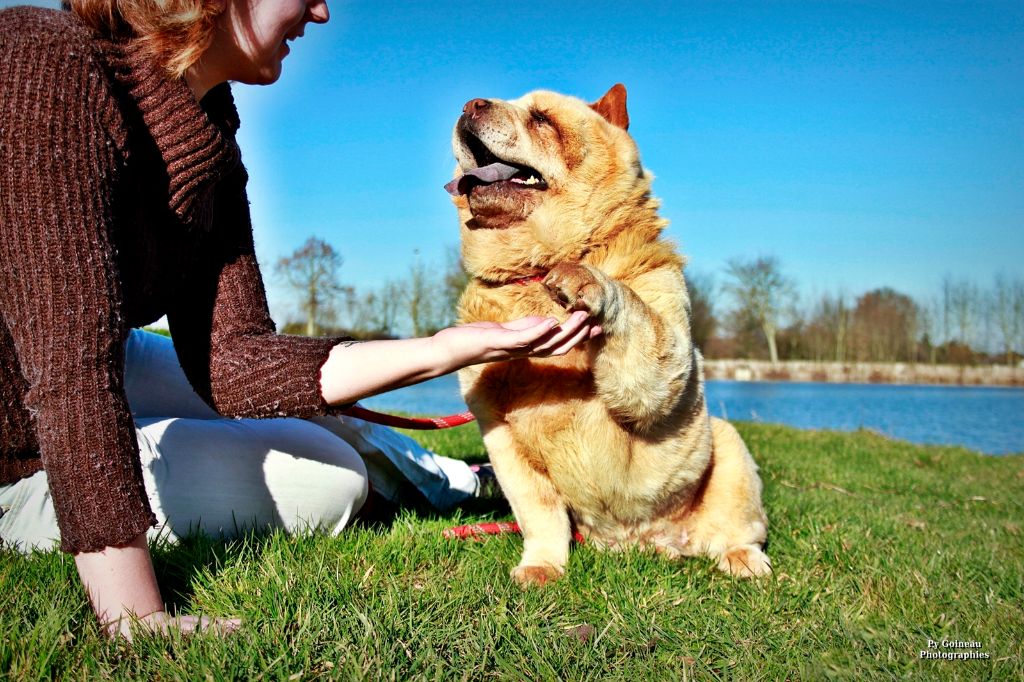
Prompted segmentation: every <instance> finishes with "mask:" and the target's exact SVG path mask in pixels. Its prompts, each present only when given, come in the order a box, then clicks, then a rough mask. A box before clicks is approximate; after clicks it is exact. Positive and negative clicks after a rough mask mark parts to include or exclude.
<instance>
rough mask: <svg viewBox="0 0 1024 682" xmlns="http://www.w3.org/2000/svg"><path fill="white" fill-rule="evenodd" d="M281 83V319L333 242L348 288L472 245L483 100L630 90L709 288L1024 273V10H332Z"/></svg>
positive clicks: (854, 6) (258, 193) (273, 207)
mask: <svg viewBox="0 0 1024 682" xmlns="http://www.w3.org/2000/svg"><path fill="white" fill-rule="evenodd" d="M330 9H331V13H332V18H331V21H330V23H328V24H327V25H325V26H309V27H308V28H307V31H306V37H305V38H303V39H301V40H300V41H298V42H297V43H296V44H295V45H293V49H292V53H291V54H290V55H289V56H288V57H287V59H286V60H285V64H284V74H283V76H282V78H281V80H280V81H279V82H278V83H277V84H275V85H272V86H269V87H252V86H235V97H236V100H237V102H238V107H239V110H240V113H241V117H242V130H241V132H240V142H241V145H242V150H243V158H244V160H245V162H246V164H247V167H248V169H249V174H250V177H251V180H250V200H251V202H252V208H253V220H254V224H255V233H256V240H257V249H258V254H259V256H260V259H261V262H262V264H263V266H264V271H265V275H266V278H267V281H268V289H269V292H270V297H271V302H272V308H273V310H274V311H275V316H276V317H277V318H278V320H279V321H283V318H284V317H285V316H286V308H287V306H286V303H285V302H286V300H287V299H286V294H285V292H284V291H283V290H282V288H281V287H280V286H279V284H278V283H277V282H276V281H275V280H274V277H273V276H272V265H273V263H274V262H275V261H276V260H277V259H278V258H279V257H281V256H282V255H286V254H287V253H289V252H290V251H291V250H293V249H294V248H296V247H297V246H298V245H299V244H301V243H302V242H303V241H304V240H305V239H306V238H307V237H309V236H311V235H316V236H319V237H321V238H324V239H326V240H328V241H329V242H331V243H332V244H333V245H334V246H335V248H336V249H338V251H339V252H340V253H341V254H342V255H343V256H344V258H345V265H344V267H343V269H342V272H343V279H344V280H345V282H346V283H348V284H352V285H354V286H356V287H357V288H363V287H372V286H376V285H378V284H380V283H382V282H383V281H384V280H386V279H388V278H397V277H401V276H403V275H404V274H405V272H406V269H407V267H408V265H409V264H410V263H411V262H412V260H413V258H414V253H415V252H417V251H418V252H419V253H420V254H421V257H422V258H423V259H424V260H425V261H427V262H437V263H440V262H441V261H442V256H443V252H444V250H445V249H446V248H447V247H448V246H449V245H453V244H455V243H456V242H457V238H458V231H457V222H456V216H455V211H454V209H453V208H452V206H451V204H450V202H449V199H448V196H447V195H446V194H445V192H444V191H443V190H442V185H443V184H444V183H445V182H446V181H447V180H448V179H450V176H451V173H452V169H453V167H454V163H453V161H452V155H451V149H450V131H451V127H452V125H453V124H454V122H455V119H456V117H457V116H458V115H459V113H460V111H461V108H462V105H463V103H464V102H465V101H466V100H468V99H471V98H474V97H501V98H512V97H517V96H519V95H521V94H523V93H524V92H527V91H529V90H532V89H536V88H546V89H552V90H558V91H562V92H566V93H569V94H574V95H577V96H580V97H583V98H586V99H596V98H597V97H599V96H600V95H601V94H603V93H604V91H605V90H607V88H608V87H609V86H611V85H612V84H614V83H616V82H622V83H624V84H625V85H626V87H627V89H628V92H629V109H630V116H631V127H630V132H631V133H633V135H634V137H635V138H636V140H637V142H638V144H639V146H640V150H641V155H642V158H643V161H644V164H645V166H647V167H648V168H650V169H651V170H652V171H653V172H654V174H655V176H656V178H657V179H656V181H655V183H654V192H655V194H656V195H657V196H658V197H659V198H661V200H662V202H663V213H664V215H665V216H666V217H667V218H669V219H670V220H671V221H672V223H671V227H670V228H669V230H668V236H670V237H671V238H672V239H674V240H675V241H677V242H678V243H679V244H680V246H681V247H682V249H683V251H684V252H685V253H686V254H687V255H688V256H689V258H690V264H691V265H690V267H691V268H692V269H694V270H699V271H703V272H710V273H715V274H716V275H718V276H719V280H721V275H720V272H721V270H722V268H723V267H724V264H725V262H726V261H727V260H728V259H730V258H733V257H742V258H749V257H754V256H758V255H774V256H777V257H778V258H779V259H780V261H781V263H782V265H783V268H784V270H785V271H786V272H787V273H788V274H789V275H790V276H791V277H792V278H794V279H795V280H796V281H797V283H798V284H799V288H800V290H801V292H802V293H803V294H804V295H805V296H814V295H816V294H817V293H821V292H824V291H830V292H831V291H836V290H839V289H842V290H844V291H846V292H847V293H849V294H854V295H856V294H860V293H862V292H864V291H866V290H868V289H870V288H873V287H878V286H883V285H889V286H893V287H895V288H896V289H898V290H900V291H903V292H905V293H908V294H910V295H912V296H915V297H917V298H922V299H923V298H926V297H929V296H932V295H934V294H935V293H937V291H938V287H939V283H940V281H941V279H942V277H943V275H945V274H947V273H948V274H951V275H953V276H955V277H965V278H969V279H973V280H974V281H976V282H977V283H979V284H981V285H982V286H986V287H987V286H988V285H989V284H990V282H991V280H992V277H993V275H994V274H995V273H997V272H1002V273H1006V274H1008V275H1011V276H1016V277H1021V276H1024V265H1022V262H1024V3H1021V2H1010V3H995V2H984V3H944V2H922V3H898V2H881V3H839V2H816V3H724V2H715V3H691V2H593V1H591V2H561V3H553V2H533V1H530V0H523V1H521V2H518V3H511V4H510V3H485V2H477V3H466V2H448V1H443V0H437V1H435V2H430V3H413V2H401V3H391V2H338V1H335V2H331V3H330Z"/></svg>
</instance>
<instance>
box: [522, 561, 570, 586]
mask: <svg viewBox="0 0 1024 682" xmlns="http://www.w3.org/2000/svg"><path fill="white" fill-rule="evenodd" d="M564 573H565V571H563V570H561V569H558V568H555V567H554V566H516V567H515V568H513V569H512V578H513V579H514V580H515V581H516V582H517V583H519V584H520V585H521V586H523V587H533V586H534V585H546V584H547V583H549V582H554V581H555V580H558V579H559V578H561V577H562V575H564Z"/></svg>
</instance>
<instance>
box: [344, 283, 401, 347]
mask: <svg viewBox="0 0 1024 682" xmlns="http://www.w3.org/2000/svg"><path fill="white" fill-rule="evenodd" d="M403 299H404V294H403V292H402V285H401V284H400V283H398V282H397V281H395V280H388V281H387V282H385V283H384V284H383V285H381V286H380V287H378V288H376V289H373V290H372V291H368V292H366V293H365V294H363V295H362V296H361V297H360V298H359V301H358V304H357V305H356V322H355V332H356V335H357V336H360V337H382V336H394V334H395V327H396V326H397V325H398V318H399V315H400V313H401V310H402V302H403Z"/></svg>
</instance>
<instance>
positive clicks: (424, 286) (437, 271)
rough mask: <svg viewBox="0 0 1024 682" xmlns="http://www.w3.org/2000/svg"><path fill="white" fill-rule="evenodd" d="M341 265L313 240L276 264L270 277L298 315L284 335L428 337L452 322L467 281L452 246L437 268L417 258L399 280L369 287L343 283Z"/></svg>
mask: <svg viewBox="0 0 1024 682" xmlns="http://www.w3.org/2000/svg"><path fill="white" fill-rule="evenodd" d="M343 263H344V259H343V258H342V256H341V254H339V253H338V252H337V251H335V249H334V248H333V247H332V246H331V245H330V244H329V243H327V242H326V241H324V240H322V239H320V238H318V237H310V238H309V239H307V240H306V242H305V243H304V244H303V245H302V246H300V247H299V248H298V249H296V250H295V251H294V252H293V253H292V254H291V255H290V256H285V257H284V258H281V259H280V260H278V261H277V263H276V266H275V274H276V275H277V278H278V279H279V280H280V281H281V283H283V284H284V285H285V287H286V288H287V289H288V290H289V291H291V292H292V293H293V294H294V295H295V297H296V298H295V300H296V303H297V304H298V305H297V308H298V312H299V313H300V314H301V319H290V320H289V321H288V322H287V323H286V324H284V325H283V327H282V331H283V332H285V333H289V334H305V335H307V336H315V335H341V336H351V337H354V338H357V339H387V338H395V337H398V336H403V335H411V336H429V335H430V334H433V333H434V332H436V331H438V330H440V329H444V328H445V327H448V326H450V325H452V324H454V323H455V309H456V305H457V304H458V301H459V296H460V295H461V294H462V290H463V289H464V288H465V286H466V284H467V282H468V281H469V277H468V275H467V274H466V272H465V270H463V269H462V261H461V259H460V257H459V253H458V250H457V249H456V248H454V247H452V248H450V249H449V250H448V252H447V253H446V256H445V260H444V262H443V263H439V264H438V263H425V262H424V261H423V260H422V259H421V258H420V257H419V254H418V253H417V254H416V257H415V260H414V261H413V264H412V266H411V267H410V268H409V271H408V272H407V273H406V274H405V276H404V277H396V278H394V279H389V280H387V281H385V282H384V283H383V284H381V285H379V286H377V287H373V288H365V289H359V288H356V287H355V286H352V285H347V284H343V281H342V276H341V267H342V264H343Z"/></svg>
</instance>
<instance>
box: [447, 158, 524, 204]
mask: <svg viewBox="0 0 1024 682" xmlns="http://www.w3.org/2000/svg"><path fill="white" fill-rule="evenodd" d="M518 172H519V169H518V168H516V167H515V166H510V165H508V164H507V163H501V162H497V163H491V164H488V165H486V166H481V167H480V168H474V169H472V170H468V171H466V172H465V173H463V174H462V175H460V176H459V177H457V178H455V179H454V180H452V181H451V182H449V183H448V184H447V185H445V186H444V188H445V189H446V190H448V194H451V195H452V196H453V197H457V196H459V195H460V194H468V193H469V190H470V188H471V187H472V186H473V184H474V182H473V178H476V180H478V181H479V182H478V183H476V184H481V183H482V184H485V185H486V184H490V183H492V182H498V181H499V180H510V179H511V178H512V176H513V175H515V174H516V173H518Z"/></svg>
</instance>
